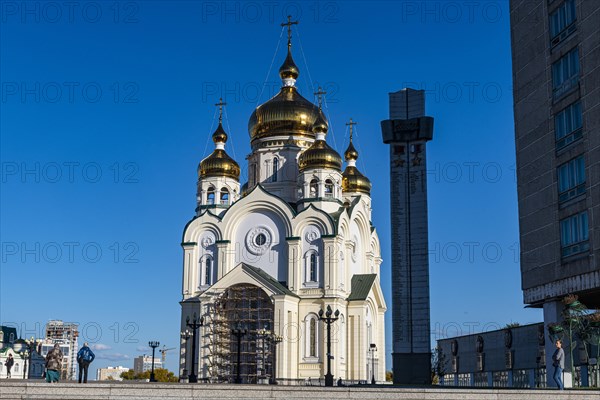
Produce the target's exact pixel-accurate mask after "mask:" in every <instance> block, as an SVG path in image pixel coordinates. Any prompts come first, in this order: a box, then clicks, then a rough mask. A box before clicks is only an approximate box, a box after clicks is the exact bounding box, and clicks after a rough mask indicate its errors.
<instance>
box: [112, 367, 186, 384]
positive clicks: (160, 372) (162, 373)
mask: <svg viewBox="0 0 600 400" xmlns="http://www.w3.org/2000/svg"><path fill="white" fill-rule="evenodd" d="M121 378H123V379H124V380H126V381H132V380H135V381H145V380H149V379H150V371H144V372H141V373H137V374H136V373H135V372H134V371H133V370H132V369H130V370H129V371H127V372H123V373H121ZM154 378H155V379H156V381H157V382H177V381H178V379H177V377H176V376H175V374H174V373H173V372H171V371H169V370H167V369H164V368H157V369H155V370H154Z"/></svg>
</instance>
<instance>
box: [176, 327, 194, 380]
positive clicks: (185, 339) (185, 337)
mask: <svg viewBox="0 0 600 400" xmlns="http://www.w3.org/2000/svg"><path fill="white" fill-rule="evenodd" d="M191 336H192V334H191V333H190V331H189V330H188V329H186V330H185V331H183V332H181V339H183V342H184V343H185V361H184V363H183V374H182V376H181V377H180V378H179V379H180V380H181V379H187V377H188V364H187V360H188V353H187V352H188V341H189V339H190V337H191Z"/></svg>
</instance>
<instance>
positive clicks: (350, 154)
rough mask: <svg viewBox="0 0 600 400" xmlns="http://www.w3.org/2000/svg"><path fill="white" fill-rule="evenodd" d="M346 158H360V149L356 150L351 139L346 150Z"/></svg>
mask: <svg viewBox="0 0 600 400" xmlns="http://www.w3.org/2000/svg"><path fill="white" fill-rule="evenodd" d="M344 159H345V160H346V161H348V160H354V161H356V160H357V159H358V151H356V149H355V148H354V145H353V144H352V141H350V144H349V145H348V148H347V149H346V151H345V152H344Z"/></svg>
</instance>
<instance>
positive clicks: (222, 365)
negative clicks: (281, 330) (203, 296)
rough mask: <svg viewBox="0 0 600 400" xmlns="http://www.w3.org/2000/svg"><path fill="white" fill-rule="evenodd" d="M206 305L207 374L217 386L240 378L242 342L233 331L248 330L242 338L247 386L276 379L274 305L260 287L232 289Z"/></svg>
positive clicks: (242, 376) (204, 344)
mask: <svg viewBox="0 0 600 400" xmlns="http://www.w3.org/2000/svg"><path fill="white" fill-rule="evenodd" d="M212 297H213V299H214V301H213V302H212V303H209V304H206V309H205V311H206V314H205V316H206V317H205V326H206V327H207V329H205V330H204V334H203V340H202V347H203V349H204V351H205V354H206V355H207V357H206V358H205V360H206V362H207V375H208V376H209V380H210V381H211V382H213V383H232V382H234V380H235V378H236V376H237V373H238V371H237V368H238V367H237V355H238V339H237V337H236V336H235V335H234V334H233V333H232V330H233V329H236V328H238V329H242V330H246V334H244V335H243V336H242V337H241V343H240V344H241V346H240V378H241V379H242V382H243V383H265V382H268V380H269V379H270V378H271V377H272V376H273V371H272V368H273V345H272V340H271V338H272V330H273V328H274V326H273V321H274V319H273V317H274V308H275V307H274V305H273V303H272V301H271V299H270V298H269V296H268V295H267V294H266V293H265V292H264V291H263V290H262V289H261V288H259V287H257V286H254V285H249V284H238V285H234V286H231V287H229V288H227V289H225V290H223V291H222V292H221V293H214V295H213V296H212Z"/></svg>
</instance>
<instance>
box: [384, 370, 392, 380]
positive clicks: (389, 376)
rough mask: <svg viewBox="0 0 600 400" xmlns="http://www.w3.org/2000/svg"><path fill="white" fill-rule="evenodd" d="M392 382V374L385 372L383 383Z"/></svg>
mask: <svg viewBox="0 0 600 400" xmlns="http://www.w3.org/2000/svg"><path fill="white" fill-rule="evenodd" d="M393 380H394V373H393V372H392V371H385V381H386V382H392V381H393Z"/></svg>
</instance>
